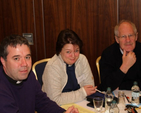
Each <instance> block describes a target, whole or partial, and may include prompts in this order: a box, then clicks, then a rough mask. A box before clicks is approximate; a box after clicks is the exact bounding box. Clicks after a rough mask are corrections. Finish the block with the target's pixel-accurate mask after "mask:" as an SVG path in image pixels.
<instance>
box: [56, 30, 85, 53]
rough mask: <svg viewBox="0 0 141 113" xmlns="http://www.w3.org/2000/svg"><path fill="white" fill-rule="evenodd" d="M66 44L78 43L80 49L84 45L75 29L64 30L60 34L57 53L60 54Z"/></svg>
mask: <svg viewBox="0 0 141 113" xmlns="http://www.w3.org/2000/svg"><path fill="white" fill-rule="evenodd" d="M65 44H73V45H78V46H79V48H80V51H81V48H82V46H83V42H82V40H81V39H80V38H79V36H78V35H77V34H76V33H75V32H74V31H72V30H69V29H65V30H62V31H61V32H60V33H59V35H58V38H57V42H56V54H57V55H59V53H60V52H61V50H62V48H63V47H64V45H65Z"/></svg>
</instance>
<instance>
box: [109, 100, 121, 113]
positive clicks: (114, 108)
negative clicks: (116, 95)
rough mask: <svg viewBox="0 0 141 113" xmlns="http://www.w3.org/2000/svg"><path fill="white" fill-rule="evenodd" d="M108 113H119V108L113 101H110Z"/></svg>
mask: <svg viewBox="0 0 141 113" xmlns="http://www.w3.org/2000/svg"><path fill="white" fill-rule="evenodd" d="M109 113H119V108H118V106H117V103H116V101H115V100H113V101H112V104H111V106H110V109H109Z"/></svg>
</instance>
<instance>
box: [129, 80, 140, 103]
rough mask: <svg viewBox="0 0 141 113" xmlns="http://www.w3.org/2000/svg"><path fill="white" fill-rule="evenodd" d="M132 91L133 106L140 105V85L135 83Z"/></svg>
mask: <svg viewBox="0 0 141 113" xmlns="http://www.w3.org/2000/svg"><path fill="white" fill-rule="evenodd" d="M131 91H132V101H131V102H132V104H137V105H138V104H139V103H140V102H139V94H140V88H139V86H138V83H137V82H136V81H135V82H134V85H133V86H132V88H131Z"/></svg>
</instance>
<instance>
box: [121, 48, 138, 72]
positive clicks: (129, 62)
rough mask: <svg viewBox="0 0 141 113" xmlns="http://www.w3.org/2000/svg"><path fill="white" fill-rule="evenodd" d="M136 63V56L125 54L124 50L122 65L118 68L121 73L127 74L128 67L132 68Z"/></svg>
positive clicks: (129, 53)
mask: <svg viewBox="0 0 141 113" xmlns="http://www.w3.org/2000/svg"><path fill="white" fill-rule="evenodd" d="M135 62H136V55H135V53H134V52H132V51H130V52H126V51H125V50H124V51H123V56H122V65H121V67H120V70H121V71H122V72H123V73H125V74H126V73H127V71H128V70H129V68H130V67H132V66H133V65H134V64H135Z"/></svg>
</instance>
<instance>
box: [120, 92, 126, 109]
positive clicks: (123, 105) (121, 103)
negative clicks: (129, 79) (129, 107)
mask: <svg viewBox="0 0 141 113" xmlns="http://www.w3.org/2000/svg"><path fill="white" fill-rule="evenodd" d="M118 107H119V108H120V109H125V94H124V92H123V91H119V92H118Z"/></svg>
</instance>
